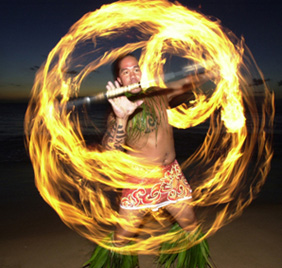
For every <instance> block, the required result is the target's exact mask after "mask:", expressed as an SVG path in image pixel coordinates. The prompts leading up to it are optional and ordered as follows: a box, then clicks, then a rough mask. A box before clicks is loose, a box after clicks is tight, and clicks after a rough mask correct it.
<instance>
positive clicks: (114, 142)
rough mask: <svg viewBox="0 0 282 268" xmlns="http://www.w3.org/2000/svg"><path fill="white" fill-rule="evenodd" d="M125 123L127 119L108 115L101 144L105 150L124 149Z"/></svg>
mask: <svg viewBox="0 0 282 268" xmlns="http://www.w3.org/2000/svg"><path fill="white" fill-rule="evenodd" d="M126 125H127V120H124V119H115V118H114V117H113V115H110V116H109V119H108V127H107V131H106V133H105V135H104V137H103V140H102V145H103V146H104V148H105V149H106V150H120V151H123V150H124V149H123V145H124V144H125V139H126Z"/></svg>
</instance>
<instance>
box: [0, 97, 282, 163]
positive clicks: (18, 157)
mask: <svg viewBox="0 0 282 268" xmlns="http://www.w3.org/2000/svg"><path fill="white" fill-rule="evenodd" d="M27 105H28V104H27V103H26V102H8V101H7V102H2V103H0V144H1V152H0V163H1V162H2V163H3V162H19V161H28V160H29V159H28V156H27V153H26V149H25V146H24V116H25V112H26V109H27ZM275 107H276V113H275V120H274V150H275V154H278V155H279V156H281V152H282V141H281V139H280V135H281V134H282V100H281V99H278V100H276V104H275ZM108 110H109V105H108V104H95V106H94V105H92V106H90V107H88V108H87V114H88V120H85V119H83V120H81V126H82V132H83V134H84V135H85V138H86V139H87V140H88V139H91V138H94V139H96V140H97V138H98V142H99V139H100V138H101V137H102V135H103V133H104V132H105V130H106V118H107V111H108ZM82 113H83V112H81V115H80V118H84V116H82ZM93 126H95V127H93ZM207 130H208V123H203V124H201V125H199V126H197V127H194V128H190V129H187V130H179V129H175V130H174V135H175V145H176V151H177V153H178V154H181V155H182V154H183V153H184V152H181V150H184V149H185V152H186V151H187V150H188V151H189V152H190V153H192V152H193V150H194V149H196V148H197V147H198V146H199V145H200V144H195V140H199V142H200V141H201V140H203V139H204V137H205V135H206V132H207ZM193 136H196V138H195V139H193ZM199 137H200V138H199ZM191 139H192V141H191ZM183 143H185V144H183ZM183 145H185V146H184V147H183Z"/></svg>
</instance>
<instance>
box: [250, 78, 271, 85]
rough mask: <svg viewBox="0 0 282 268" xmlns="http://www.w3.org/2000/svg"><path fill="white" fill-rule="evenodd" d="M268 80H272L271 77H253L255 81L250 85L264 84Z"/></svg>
mask: <svg viewBox="0 0 282 268" xmlns="http://www.w3.org/2000/svg"><path fill="white" fill-rule="evenodd" d="M267 81H270V79H269V78H267V79H264V80H263V79H261V78H258V79H257V78H253V83H252V84H250V86H260V85H263V84H264V82H267Z"/></svg>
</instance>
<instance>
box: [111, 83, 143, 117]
mask: <svg viewBox="0 0 282 268" xmlns="http://www.w3.org/2000/svg"><path fill="white" fill-rule="evenodd" d="M119 87H120V85H119V83H118V81H115V85H114V84H113V83H112V82H108V84H107V85H106V88H107V91H112V90H115V89H116V88H119ZM109 102H110V104H111V105H112V108H113V111H114V113H115V115H116V117H117V119H128V117H129V116H130V115H131V114H132V113H133V112H134V111H135V110H136V109H137V108H138V107H139V106H140V105H141V104H142V103H143V100H138V101H136V102H132V101H130V100H129V99H128V98H127V97H126V96H119V97H116V98H111V99H109Z"/></svg>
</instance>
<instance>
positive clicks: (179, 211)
mask: <svg viewBox="0 0 282 268" xmlns="http://www.w3.org/2000/svg"><path fill="white" fill-rule="evenodd" d="M165 208H166V210H167V211H168V212H169V213H170V214H171V215H172V216H173V217H174V219H175V220H176V221H177V223H178V224H179V225H180V226H181V227H182V229H184V230H185V231H187V232H190V231H192V230H193V229H194V228H195V227H196V226H197V219H196V215H195V213H194V210H193V207H192V206H191V205H190V200H184V201H179V202H177V203H175V204H170V205H167V206H166V207H165Z"/></svg>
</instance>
